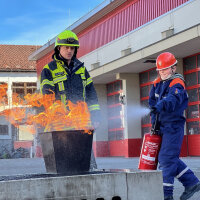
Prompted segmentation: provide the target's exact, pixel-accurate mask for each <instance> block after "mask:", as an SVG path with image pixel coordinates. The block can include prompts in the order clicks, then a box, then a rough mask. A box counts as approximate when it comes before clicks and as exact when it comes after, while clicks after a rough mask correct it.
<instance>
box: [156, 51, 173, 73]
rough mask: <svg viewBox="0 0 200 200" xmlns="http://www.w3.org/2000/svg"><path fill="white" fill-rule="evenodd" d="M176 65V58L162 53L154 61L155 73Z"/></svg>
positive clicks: (167, 53)
mask: <svg viewBox="0 0 200 200" xmlns="http://www.w3.org/2000/svg"><path fill="white" fill-rule="evenodd" d="M176 63H177V60H176V58H175V57H174V55H173V54H172V53H169V52H164V53H161V54H160V55H159V56H158V57H157V59H156V67H157V69H156V70H157V71H159V70H163V69H167V68H170V67H172V66H174V65H175V64H176Z"/></svg>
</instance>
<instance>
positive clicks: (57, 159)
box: [39, 130, 93, 174]
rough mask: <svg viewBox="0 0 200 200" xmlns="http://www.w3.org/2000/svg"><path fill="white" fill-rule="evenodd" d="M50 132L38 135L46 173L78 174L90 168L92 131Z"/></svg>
mask: <svg viewBox="0 0 200 200" xmlns="http://www.w3.org/2000/svg"><path fill="white" fill-rule="evenodd" d="M90 133H91V134H88V133H85V131H84V130H67V131H52V132H43V133H39V137H40V142H41V146H42V152H43V157H44V161H45V166H46V171H47V172H48V173H56V174H79V173H81V172H87V171H89V168H90V157H91V150H92V140H93V130H91V131H90Z"/></svg>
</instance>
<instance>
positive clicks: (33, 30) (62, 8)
mask: <svg viewBox="0 0 200 200" xmlns="http://www.w3.org/2000/svg"><path fill="white" fill-rule="evenodd" d="M103 1H104V0H0V44H14V45H44V44H45V43H47V42H48V40H51V39H52V38H54V37H55V36H56V35H58V34H59V33H60V32H62V31H63V30H65V29H66V28H67V27H68V26H70V25H71V24H73V23H74V22H76V21H77V20H78V19H80V18H81V17H82V16H84V15H85V14H87V13H88V12H89V11H91V10H92V9H94V8H95V7H96V6H98V5H99V4H101V3H102V2H103Z"/></svg>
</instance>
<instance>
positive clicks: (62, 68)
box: [40, 56, 100, 122]
mask: <svg viewBox="0 0 200 200" xmlns="http://www.w3.org/2000/svg"><path fill="white" fill-rule="evenodd" d="M40 88H41V93H42V94H50V93H55V96H56V99H58V100H61V101H62V102H63V103H65V102H66V100H70V101H72V102H73V103H76V102H78V101H85V102H86V103H87V105H88V108H89V111H90V113H91V119H92V121H93V122H94V121H99V118H98V116H99V114H100V113H99V111H100V106H99V104H98V99H97V94H96V91H95V88H94V84H93V81H92V78H91V77H90V75H89V73H88V71H87V69H86V68H85V66H84V63H82V62H80V61H79V60H78V59H77V58H74V57H73V59H72V62H71V63H70V66H69V67H67V65H66V64H65V63H64V62H63V61H62V60H60V59H57V58H56V57H55V56H54V60H53V61H52V62H50V63H49V64H47V65H45V66H44V68H43V70H42V72H41V85H40Z"/></svg>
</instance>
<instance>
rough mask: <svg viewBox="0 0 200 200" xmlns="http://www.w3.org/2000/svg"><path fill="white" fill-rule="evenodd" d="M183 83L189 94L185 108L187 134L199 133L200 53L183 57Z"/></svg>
mask: <svg viewBox="0 0 200 200" xmlns="http://www.w3.org/2000/svg"><path fill="white" fill-rule="evenodd" d="M183 69H184V75H185V85H186V89H187V92H188V96H189V103H188V108H187V110H186V118H187V119H186V122H187V123H186V125H187V134H188V135H193V134H200V131H199V130H200V124H199V118H200V114H199V113H200V85H199V84H200V55H194V56H189V57H187V58H184V59H183Z"/></svg>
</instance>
